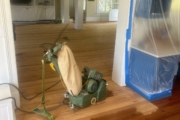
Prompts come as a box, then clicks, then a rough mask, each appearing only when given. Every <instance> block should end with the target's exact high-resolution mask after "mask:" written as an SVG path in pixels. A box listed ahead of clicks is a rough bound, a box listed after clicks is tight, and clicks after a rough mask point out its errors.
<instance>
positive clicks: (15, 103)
mask: <svg viewBox="0 0 180 120" xmlns="http://www.w3.org/2000/svg"><path fill="white" fill-rule="evenodd" d="M59 82H60V81H58V82H56V83H55V84H53V85H52V86H50V87H48V88H47V89H45V91H47V90H49V89H51V88H52V87H54V86H56V85H57V84H58V83H59ZM1 85H10V86H12V87H14V88H15V89H16V90H18V92H19V93H20V95H21V96H22V97H23V98H24V99H25V100H32V99H34V98H36V97H37V96H39V95H41V94H42V92H40V93H38V94H37V95H35V96H34V97H31V98H27V97H25V96H24V95H23V93H22V92H21V91H20V90H19V88H18V87H16V86H15V85H13V84H11V83H2V84H0V86H1ZM7 99H13V100H14V105H15V107H16V109H18V110H19V111H21V112H25V113H29V114H32V113H34V112H32V111H25V110H22V109H21V108H18V107H17V102H16V99H15V98H14V97H7V98H4V99H0V101H4V100H7ZM66 99H67V98H64V99H63V101H62V102H60V103H59V104H58V105H57V106H55V107H53V108H51V109H49V111H52V110H55V109H57V108H58V107H59V106H60V105H61V104H62V103H63V104H65V102H64V101H65V100H66Z"/></svg>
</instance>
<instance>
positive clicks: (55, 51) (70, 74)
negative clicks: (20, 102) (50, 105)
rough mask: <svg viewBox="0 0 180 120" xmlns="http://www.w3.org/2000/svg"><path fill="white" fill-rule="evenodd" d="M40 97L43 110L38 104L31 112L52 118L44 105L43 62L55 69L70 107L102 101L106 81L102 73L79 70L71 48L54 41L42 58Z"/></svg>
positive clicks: (87, 69)
mask: <svg viewBox="0 0 180 120" xmlns="http://www.w3.org/2000/svg"><path fill="white" fill-rule="evenodd" d="M42 64H43V68H42V99H41V104H40V105H42V106H43V110H40V109H39V106H40V105H39V106H38V107H36V108H34V110H33V112H35V113H37V114H40V115H43V116H44V117H46V118H47V119H48V120H54V117H53V116H52V115H51V114H50V113H49V111H48V110H47V109H46V106H45V95H44V94H45V93H44V92H45V91H44V83H45V82H44V80H45V78H44V64H50V66H51V68H52V69H53V70H54V71H56V72H57V73H58V74H59V76H60V79H61V82H62V83H63V85H64V87H65V88H66V89H67V92H66V93H65V94H64V97H65V99H68V101H69V106H70V108H72V109H74V107H75V106H77V107H80V108H85V107H88V106H90V105H92V104H95V103H96V102H99V101H102V100H104V99H105V98H106V97H107V89H106V85H107V83H106V81H105V80H104V79H103V74H102V73H100V72H98V71H96V70H94V69H91V68H89V67H84V69H83V71H82V72H80V70H79V68H78V66H77V64H76V61H75V59H74V55H73V53H72V51H71V49H70V48H69V47H68V46H67V45H66V44H65V43H62V44H61V43H56V45H55V47H53V48H51V49H48V50H47V52H46V53H45V54H44V56H43V59H42Z"/></svg>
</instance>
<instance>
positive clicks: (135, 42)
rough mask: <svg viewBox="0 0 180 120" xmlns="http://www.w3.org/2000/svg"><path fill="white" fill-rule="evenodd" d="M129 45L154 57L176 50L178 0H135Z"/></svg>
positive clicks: (179, 45)
mask: <svg viewBox="0 0 180 120" xmlns="http://www.w3.org/2000/svg"><path fill="white" fill-rule="evenodd" d="M131 46H132V47H133V48H136V49H139V50H141V51H143V52H146V53H149V54H151V55H154V56H157V57H162V56H169V55H177V54H180V0H136V7H135V11H134V19H133V38H132V45H131Z"/></svg>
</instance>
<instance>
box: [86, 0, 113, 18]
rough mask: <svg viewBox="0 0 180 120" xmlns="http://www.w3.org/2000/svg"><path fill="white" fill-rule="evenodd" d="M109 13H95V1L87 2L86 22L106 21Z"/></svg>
mask: <svg viewBox="0 0 180 120" xmlns="http://www.w3.org/2000/svg"><path fill="white" fill-rule="evenodd" d="M108 20H109V13H97V0H94V1H88V0H87V12H86V21H108Z"/></svg>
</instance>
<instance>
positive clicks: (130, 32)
mask: <svg viewBox="0 0 180 120" xmlns="http://www.w3.org/2000/svg"><path fill="white" fill-rule="evenodd" d="M133 4H134V0H131V1H130V13H129V25H128V29H127V30H126V45H125V75H126V77H125V78H126V82H127V81H128V80H129V52H128V42H129V40H130V39H131V34H132V20H133Z"/></svg>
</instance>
